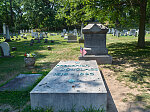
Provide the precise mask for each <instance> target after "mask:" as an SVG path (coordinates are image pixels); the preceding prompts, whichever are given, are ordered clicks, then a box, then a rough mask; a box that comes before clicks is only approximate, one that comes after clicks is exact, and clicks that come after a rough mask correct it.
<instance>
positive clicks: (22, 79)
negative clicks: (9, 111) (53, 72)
mask: <svg viewBox="0 0 150 112" xmlns="http://www.w3.org/2000/svg"><path fill="white" fill-rule="evenodd" d="M41 76H42V74H20V75H19V76H17V77H16V78H14V79H13V80H11V81H9V82H8V83H6V84H5V85H4V86H2V87H0V91H21V90H26V89H28V87H30V86H32V85H33V84H34V83H35V82H36V80H37V79H38V78H39V77H41Z"/></svg>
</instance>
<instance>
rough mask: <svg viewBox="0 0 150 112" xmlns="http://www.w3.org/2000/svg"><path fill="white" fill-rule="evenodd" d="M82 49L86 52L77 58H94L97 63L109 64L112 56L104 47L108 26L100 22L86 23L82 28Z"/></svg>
mask: <svg viewBox="0 0 150 112" xmlns="http://www.w3.org/2000/svg"><path fill="white" fill-rule="evenodd" d="M82 32H83V34H84V49H85V50H86V52H87V54H86V55H85V56H83V57H82V56H79V60H96V61H97V63H98V64H111V63H112V57H111V56H110V55H108V49H107V48H106V33H107V32H108V28H107V27H105V26H104V25H102V24H88V25H87V26H85V27H84V28H83V31H82Z"/></svg>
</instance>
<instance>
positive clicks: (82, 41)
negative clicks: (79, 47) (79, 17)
mask: <svg viewBox="0 0 150 112" xmlns="http://www.w3.org/2000/svg"><path fill="white" fill-rule="evenodd" d="M83 27H84V24H83V23H82V24H81V36H80V39H79V43H84V39H83V33H82V29H83Z"/></svg>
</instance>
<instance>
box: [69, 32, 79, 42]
mask: <svg viewBox="0 0 150 112" xmlns="http://www.w3.org/2000/svg"><path fill="white" fill-rule="evenodd" d="M67 42H68V43H77V36H76V35H73V34H68V41H67Z"/></svg>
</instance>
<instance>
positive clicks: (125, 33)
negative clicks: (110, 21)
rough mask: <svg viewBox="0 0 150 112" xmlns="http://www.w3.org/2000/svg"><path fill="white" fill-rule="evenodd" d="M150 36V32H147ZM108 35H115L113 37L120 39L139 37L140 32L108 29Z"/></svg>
mask: <svg viewBox="0 0 150 112" xmlns="http://www.w3.org/2000/svg"><path fill="white" fill-rule="evenodd" d="M146 33H147V34H150V31H145V34H146ZM107 34H113V36H117V37H120V36H135V37H137V36H138V35H139V30H136V29H130V31H128V30H123V31H119V30H117V29H114V28H112V29H108V32H107Z"/></svg>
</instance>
